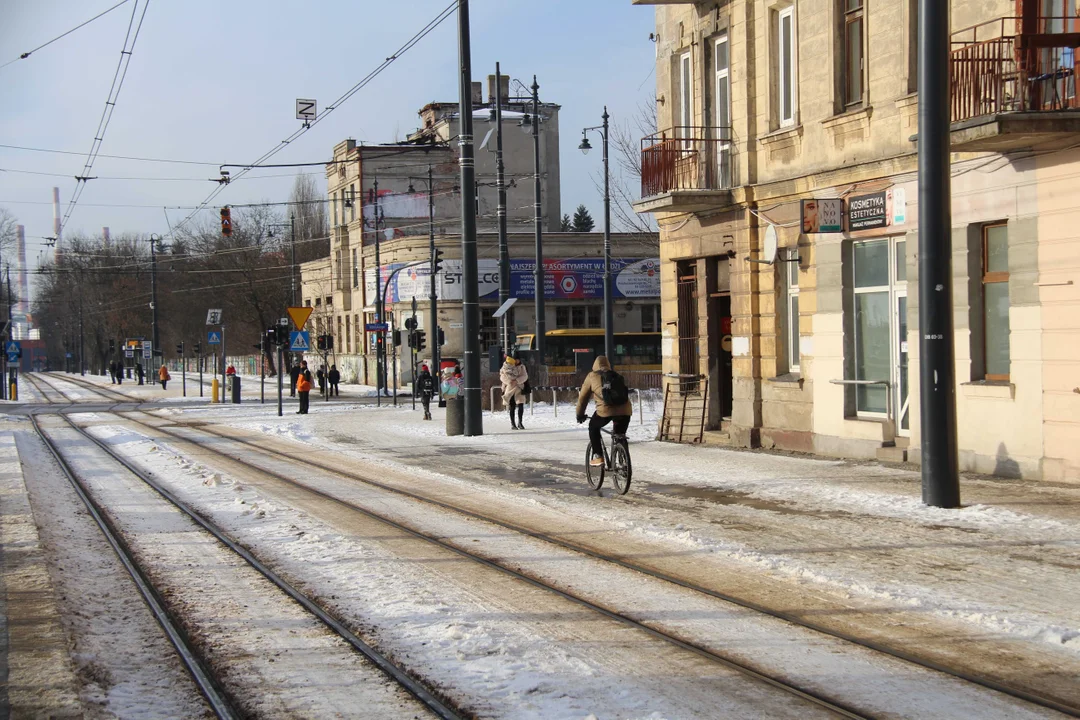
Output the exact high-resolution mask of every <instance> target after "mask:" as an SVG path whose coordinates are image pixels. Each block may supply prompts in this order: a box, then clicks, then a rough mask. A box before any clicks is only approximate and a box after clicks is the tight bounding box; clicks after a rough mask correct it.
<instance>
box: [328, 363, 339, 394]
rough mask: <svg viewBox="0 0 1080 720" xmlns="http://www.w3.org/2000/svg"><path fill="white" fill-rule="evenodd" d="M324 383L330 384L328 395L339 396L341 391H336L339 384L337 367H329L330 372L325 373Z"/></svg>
mask: <svg viewBox="0 0 1080 720" xmlns="http://www.w3.org/2000/svg"><path fill="white" fill-rule="evenodd" d="M326 381H327V382H328V383H330V392H329V394H330V395H336V396H338V397H340V396H341V391H340V390H339V389H338V383H339V382H341V373H340V372H338V369H337V365H331V366H330V372H328V373H326Z"/></svg>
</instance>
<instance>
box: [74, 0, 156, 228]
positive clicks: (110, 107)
mask: <svg viewBox="0 0 1080 720" xmlns="http://www.w3.org/2000/svg"><path fill="white" fill-rule="evenodd" d="M149 7H150V0H143V9H142V15H139V23H138V25H135V15H136V14H137V13H138V12H139V0H135V7H133V8H132V9H131V19H130V20H128V29H127V34H126V35H125V36H124V45H123V49H122V50H121V51H120V62H119V63H118V64H117V66H116V72H115V73H114V74H113V81H112V85H111V86H110V87H109V95H108V97H107V98H106V99H105V110H104V111H103V112H102V114H101V120H99V121H98V128H97V130H96V131H95V132H94V141H93V142H92V143H91V144H90V152H89V153H88V154H87V156H86V163H85V164H84V165H83V169H82V173H80V176H81V177H82V178H84V180H82V181H81V182H77V183H76V185H75V192H74V194H73V195H72V196H71V200H70V201H68V206H67V209H66V210H65V211H64V217H63V219H62V220H61V221H60V232H63V231H64V228H65V227H66V226H67V223H68V220H69V219H70V218H71V213H72V212H74V210H75V206H76V205H77V204H78V202H79V198H80V197H82V193H83V190H84V189H85V188H86V183H87V180H85V178H89V177H90V173H91V172H93V169H94V161H95V160H97V154H98V153H99V152H100V151H101V144H102V143H103V142H104V141H105V132H106V131H107V130H108V128H109V123H110V122H111V121H112V115H113V111H114V110H115V109H116V101H117V100H118V99H119V98H120V90H121V89H122V88H123V86H124V80H125V79H126V78H127V71H128V67H130V66H131V54H132V53H133V52H134V51H135V43H136V42H137V41H138V39H139V31H140V30H142V24H143V20H145V19H146V10H147V8H149ZM132 26H134V27H135V32H134V34H132V32H131V29H132ZM129 40H130V41H131V42H130V44H129V43H128V41H129Z"/></svg>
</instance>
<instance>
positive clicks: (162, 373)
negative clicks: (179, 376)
mask: <svg viewBox="0 0 1080 720" xmlns="http://www.w3.org/2000/svg"><path fill="white" fill-rule="evenodd" d="M157 375H158V380H160V381H161V389H162V390H164V389H165V383H167V382H169V381H170V380H172V376H170V375H169V368H167V367H165V366H164V365H162V366H161V369H160V370H158V371H157Z"/></svg>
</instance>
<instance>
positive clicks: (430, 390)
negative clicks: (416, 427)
mask: <svg viewBox="0 0 1080 720" xmlns="http://www.w3.org/2000/svg"><path fill="white" fill-rule="evenodd" d="M416 392H418V393H419V394H420V402H422V403H424V419H425V420H430V419H431V398H432V396H434V395H435V378H433V377H431V371H429V370H428V366H427V365H421V366H420V375H419V377H417V378H416Z"/></svg>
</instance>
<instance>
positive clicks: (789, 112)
mask: <svg viewBox="0 0 1080 720" xmlns="http://www.w3.org/2000/svg"><path fill="white" fill-rule="evenodd" d="M795 45H796V43H795V7H794V6H789V7H786V8H784V9H783V10H781V11H780V12H778V13H777V14H776V68H777V119H778V120H779V123H780V127H787V126H789V125H794V124H795V102H796V93H797V90H798V84H797V82H796V80H795Z"/></svg>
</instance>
